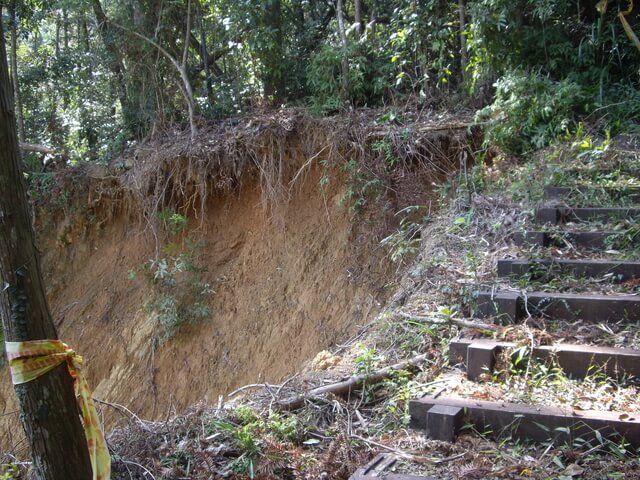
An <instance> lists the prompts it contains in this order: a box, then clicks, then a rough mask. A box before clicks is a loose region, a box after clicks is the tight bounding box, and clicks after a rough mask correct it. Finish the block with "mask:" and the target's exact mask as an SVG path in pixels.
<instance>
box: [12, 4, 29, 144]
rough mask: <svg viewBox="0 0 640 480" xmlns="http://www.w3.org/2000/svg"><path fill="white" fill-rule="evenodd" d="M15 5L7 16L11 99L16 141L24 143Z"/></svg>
mask: <svg viewBox="0 0 640 480" xmlns="http://www.w3.org/2000/svg"><path fill="white" fill-rule="evenodd" d="M16 3H17V0H13V1H12V2H11V5H10V7H9V8H10V11H9V14H10V15H11V82H12V83H13V99H14V101H15V108H16V121H17V123H18V139H19V140H20V141H21V142H24V138H25V137H24V117H23V115H22V100H21V97H20V83H19V80H18V15H17V5H16Z"/></svg>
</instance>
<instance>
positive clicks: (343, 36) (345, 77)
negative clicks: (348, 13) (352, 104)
mask: <svg viewBox="0 0 640 480" xmlns="http://www.w3.org/2000/svg"><path fill="white" fill-rule="evenodd" d="M337 2H338V3H337V5H336V15H337V17H338V34H339V35H340V42H341V43H342V62H341V63H342V90H343V95H344V98H345V99H346V98H347V96H348V92H349V59H348V58H347V53H348V51H347V48H348V44H347V32H346V30H345V29H344V12H343V3H342V0H337Z"/></svg>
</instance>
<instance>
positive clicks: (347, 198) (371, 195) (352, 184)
mask: <svg viewBox="0 0 640 480" xmlns="http://www.w3.org/2000/svg"><path fill="white" fill-rule="evenodd" d="M342 170H343V171H344V172H346V173H347V175H348V176H349V178H348V180H347V190H346V191H345V192H344V194H343V196H342V198H341V199H340V202H341V203H342V204H347V205H349V210H350V211H351V213H352V214H354V215H356V214H358V213H360V212H362V210H363V209H364V208H365V206H366V205H367V204H368V203H369V202H376V201H377V200H379V199H380V197H381V196H382V190H383V186H384V184H383V181H382V180H381V179H380V178H379V177H378V176H377V175H376V174H375V173H374V172H373V171H372V170H371V169H369V168H366V167H365V166H364V165H362V164H360V163H358V161H357V160H353V159H351V160H348V161H347V162H345V163H344V164H343V165H342Z"/></svg>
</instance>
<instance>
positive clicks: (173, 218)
mask: <svg viewBox="0 0 640 480" xmlns="http://www.w3.org/2000/svg"><path fill="white" fill-rule="evenodd" d="M156 216H157V217H158V220H159V221H160V223H161V224H162V226H163V228H164V229H165V231H167V232H168V233H169V234H170V235H176V234H178V233H181V232H183V231H185V230H186V228H187V224H188V219H187V217H185V216H184V215H181V214H179V213H176V212H175V211H173V210H171V209H169V210H161V211H159V212H157V214H156Z"/></svg>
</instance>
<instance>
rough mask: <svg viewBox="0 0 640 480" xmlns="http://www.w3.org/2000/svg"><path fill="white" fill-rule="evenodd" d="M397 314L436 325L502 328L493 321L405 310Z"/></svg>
mask: <svg viewBox="0 0 640 480" xmlns="http://www.w3.org/2000/svg"><path fill="white" fill-rule="evenodd" d="M397 315H399V316H400V317H402V318H408V319H410V320H416V321H418V322H425V323H433V324H435V325H449V324H452V325H457V326H459V327H465V328H477V329H479V330H497V329H498V328H500V327H499V326H498V325H494V324H492V323H482V322H474V321H473V320H462V319H459V318H451V317H447V318H436V317H422V316H420V315H413V314H409V313H404V312H398V313H397Z"/></svg>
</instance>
